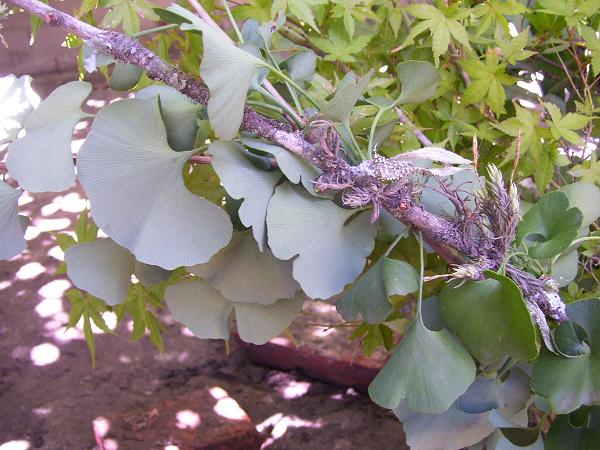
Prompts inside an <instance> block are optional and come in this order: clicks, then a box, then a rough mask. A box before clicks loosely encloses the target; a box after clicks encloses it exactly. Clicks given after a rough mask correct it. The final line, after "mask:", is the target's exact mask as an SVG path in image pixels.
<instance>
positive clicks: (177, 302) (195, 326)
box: [165, 281, 302, 345]
mask: <svg viewBox="0 0 600 450" xmlns="http://www.w3.org/2000/svg"><path fill="white" fill-rule="evenodd" d="M165 299H166V301H167V305H168V307H169V310H170V311H171V313H172V314H173V317H174V318H175V320H178V321H179V322H181V323H183V324H184V325H185V326H186V327H188V328H189V330H190V331H191V332H192V333H194V335H196V336H197V337H199V338H209V339H229V334H230V328H229V322H230V315H231V312H232V310H234V311H235V316H236V321H237V329H238V333H239V335H240V337H241V338H242V340H244V341H246V342H251V343H253V344H257V345H260V344H264V343H265V342H267V341H268V340H269V339H271V338H273V337H275V336H277V335H278V334H279V333H281V332H282V331H284V330H285V329H286V328H287V326H288V325H289V324H290V322H291V321H292V320H293V319H294V317H295V316H296V314H298V312H299V311H300V309H301V308H302V298H301V297H298V298H295V299H282V300H278V301H277V302H276V303H274V304H272V305H258V304H252V303H234V302H230V301H229V300H227V299H226V298H225V297H223V296H222V295H221V294H220V293H219V291H217V290H215V289H213V288H212V287H210V285H209V284H208V283H207V282H206V281H192V282H183V283H178V284H175V285H172V286H169V287H168V288H167V290H166V292H165Z"/></svg>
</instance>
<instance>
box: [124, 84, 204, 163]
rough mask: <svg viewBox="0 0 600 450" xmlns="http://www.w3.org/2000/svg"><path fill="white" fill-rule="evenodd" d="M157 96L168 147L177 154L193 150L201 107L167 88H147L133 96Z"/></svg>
mask: <svg viewBox="0 0 600 450" xmlns="http://www.w3.org/2000/svg"><path fill="white" fill-rule="evenodd" d="M157 95H158V97H159V98H160V110H161V112H162V116H163V120H164V122H165V127H166V128H167V139H168V141H169V145H170V146H171V148H172V149H173V150H177V151H178V152H180V151H185V150H191V149H193V148H194V141H195V140H196V132H197V131H198V125H197V123H196V114H197V113H198V111H199V110H200V109H201V106H200V105H199V104H195V103H193V102H192V101H191V100H190V99H189V98H188V97H186V96H185V95H183V94H181V93H180V92H179V91H177V90H175V89H173V88H172V87H169V86H148V87H146V88H144V89H141V90H139V91H138V92H136V94H135V96H136V97H137V98H150V97H155V96H157Z"/></svg>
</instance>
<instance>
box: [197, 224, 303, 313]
mask: <svg viewBox="0 0 600 450" xmlns="http://www.w3.org/2000/svg"><path fill="white" fill-rule="evenodd" d="M189 271H190V272H192V273H194V274H196V275H198V276H199V277H202V278H203V279H204V280H206V281H207V282H209V283H210V285H211V286H212V287H213V288H215V289H217V290H219V291H221V294H223V296H224V297H225V298H227V299H228V300H231V301H234V302H242V303H259V304H263V305H270V304H273V303H275V302H276V301H277V300H278V299H280V298H292V297H293V296H294V294H295V293H296V292H298V291H299V290H300V286H298V283H297V282H296V281H295V280H294V279H293V278H292V263H291V261H282V260H280V259H277V258H275V257H274V256H273V254H272V253H271V250H270V249H269V248H268V247H267V248H265V249H264V250H263V251H262V252H261V251H260V250H259V248H258V246H257V245H256V242H255V240H254V239H253V238H252V235H251V234H250V232H248V231H245V232H234V233H233V237H232V239H231V242H230V243H229V245H228V246H227V247H225V248H224V249H223V250H221V251H220V252H219V253H217V254H216V255H215V256H213V257H212V258H211V259H210V261H209V262H207V263H204V264H199V265H196V266H193V267H190V268H189Z"/></svg>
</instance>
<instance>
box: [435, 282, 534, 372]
mask: <svg viewBox="0 0 600 450" xmlns="http://www.w3.org/2000/svg"><path fill="white" fill-rule="evenodd" d="M485 275H486V276H487V277H488V279H486V280H483V281H472V280H469V281H466V282H464V283H462V285H459V286H457V283H450V284H448V285H447V286H446V287H445V288H444V289H443V290H442V292H441V293H440V296H439V306H440V312H441V313H442V317H443V318H444V321H445V322H446V324H447V325H448V327H449V328H450V329H451V330H452V331H454V332H455V333H456V334H457V335H458V336H459V337H460V339H461V340H462V342H463V343H464V344H465V345H466V347H467V348H468V349H469V351H470V352H471V354H472V355H473V356H475V358H477V359H478V360H479V361H481V362H482V363H484V364H488V363H493V362H497V361H499V360H500V359H501V358H504V357H506V356H510V357H512V358H516V359H520V360H525V361H527V360H530V359H533V358H535V357H536V356H537V354H538V346H537V342H536V331H535V327H534V325H533V322H532V321H531V317H530V315H529V311H528V310H527V306H526V305H525V301H524V300H523V295H522V294H521V291H520V290H519V288H518V287H517V285H516V284H515V283H514V282H513V281H512V280H510V279H509V278H507V277H505V276H502V275H499V274H497V273H495V272H491V271H486V272H485Z"/></svg>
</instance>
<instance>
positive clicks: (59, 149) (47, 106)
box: [6, 81, 92, 192]
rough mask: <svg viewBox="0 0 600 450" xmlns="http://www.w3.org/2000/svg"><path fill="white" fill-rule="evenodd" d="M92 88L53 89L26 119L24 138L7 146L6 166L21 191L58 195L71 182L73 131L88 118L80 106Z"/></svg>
mask: <svg viewBox="0 0 600 450" xmlns="http://www.w3.org/2000/svg"><path fill="white" fill-rule="evenodd" d="M91 90H92V85H91V84H90V83H86V82H84V81H71V82H70V83H67V84H64V85H62V86H60V87H58V88H57V89H55V90H54V91H53V92H52V93H51V94H50V95H49V96H48V97H47V98H46V99H45V100H44V101H43V102H42V103H40V106H39V108H38V109H36V110H35V111H34V112H32V113H31V115H29V117H27V120H26V122H25V129H26V131H27V134H26V135H25V137H23V138H21V139H19V140H17V141H15V142H13V143H12V144H11V145H10V146H9V151H8V156H7V157H6V166H7V167H8V170H9V172H10V174H11V176H12V177H13V178H15V179H16V180H17V181H18V182H19V185H20V186H21V187H22V188H23V189H27V190H28V191H32V192H47V191H50V192H59V191H64V190H66V189H68V188H69V187H71V186H72V185H73V183H74V182H75V168H74V167H73V159H72V158H73V156H72V154H71V138H72V135H73V128H74V127H75V125H76V124H77V122H79V121H80V120H81V119H83V118H85V117H88V115H87V114H86V113H84V112H83V111H81V103H82V102H83V100H85V98H86V97H87V96H88V95H89V94H90V92H91Z"/></svg>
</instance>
